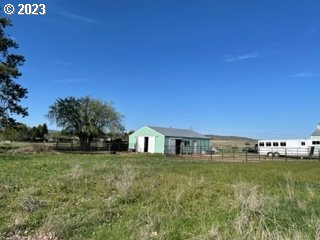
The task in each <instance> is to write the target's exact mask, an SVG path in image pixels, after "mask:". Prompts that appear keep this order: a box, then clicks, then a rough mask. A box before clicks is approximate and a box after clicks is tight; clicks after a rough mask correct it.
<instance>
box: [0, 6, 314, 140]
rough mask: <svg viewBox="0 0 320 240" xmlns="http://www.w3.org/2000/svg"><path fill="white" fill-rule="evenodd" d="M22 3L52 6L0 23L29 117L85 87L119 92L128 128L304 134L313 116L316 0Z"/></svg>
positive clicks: (117, 102)
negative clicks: (12, 42) (15, 59)
mask: <svg viewBox="0 0 320 240" xmlns="http://www.w3.org/2000/svg"><path fill="white" fill-rule="evenodd" d="M20 2H22V3H44V4H46V7H47V14H46V15H45V16H18V15H16V14H14V15H13V16H12V17H10V18H11V19H12V23H13V25H14V26H13V27H12V28H10V30H9V31H7V33H9V34H10V35H11V36H12V37H14V38H15V39H16V41H17V42H18V44H19V46H20V48H19V53H21V54H23V55H24V56H25V57H26V63H25V65H24V66H23V67H22V68H21V70H22V72H23V76H22V77H21V78H20V79H19V81H18V82H19V83H21V84H22V85H23V86H24V87H26V88H28V90H29V94H28V99H27V100H25V101H23V104H24V105H25V106H27V107H28V108H29V115H30V116H29V117H27V118H24V119H19V120H21V121H23V122H25V123H26V124H28V125H29V126H34V125H38V124H42V123H44V122H47V123H48V121H47V120H46V118H45V117H44V115H45V114H46V113H47V111H48V107H49V105H51V104H53V103H54V101H55V100H56V99H57V98H58V97H62V98H63V97H67V96H77V97H80V96H86V95H90V96H92V97H94V98H100V99H101V100H104V101H112V102H114V106H115V107H116V108H117V110H118V111H119V112H121V113H122V114H124V115H125V126H126V129H127V130H131V129H133V130H135V129H137V128H139V127H142V126H144V125H154V126H163V127H176V128H186V129H190V128H192V129H193V130H195V131H198V132H200V133H203V134H218V135H238V136H247V137H254V138H259V139H261V138H304V137H309V136H310V134H311V133H312V132H313V130H314V129H315V125H316V124H317V123H318V122H320V109H319V92H320V91H319V90H320V68H319V66H320V14H319V13H320V1H318V0H310V1H309V0H306V1H301V0H282V1H279V0H266V1H264V0H261V1H256V0H241V1H239V0H223V1H214V0H113V1H109V0H91V1H81V0H67V1H66V0H54V1H53V0H42V1H39V0H35V1H33V2H30V1H29V0H23V1H20ZM5 3H12V4H14V5H15V6H17V4H18V2H17V1H16V0H11V1H9V0H5V1H3V2H2V5H4V4H5ZM1 15H4V14H3V12H2V13H1ZM49 128H51V129H55V128H56V127H55V126H54V125H49Z"/></svg>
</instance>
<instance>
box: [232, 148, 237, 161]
mask: <svg viewBox="0 0 320 240" xmlns="http://www.w3.org/2000/svg"><path fill="white" fill-rule="evenodd" d="M232 157H233V161H234V160H236V148H235V147H232Z"/></svg>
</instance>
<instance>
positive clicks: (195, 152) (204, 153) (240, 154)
mask: <svg viewBox="0 0 320 240" xmlns="http://www.w3.org/2000/svg"><path fill="white" fill-rule="evenodd" d="M275 152H276V153H279V154H269V155H268V153H269V152H267V151H266V152H264V151H260V152H259V151H258V150H256V151H255V150H254V149H251V150H250V151H248V150H245V151H243V150H242V149H239V148H236V147H234V148H226V149H223V148H220V149H217V148H214V147H197V148H194V147H193V148H189V147H185V146H181V147H180V149H178V148H177V147H176V146H165V155H167V156H176V157H181V158H185V159H205V160H213V161H215V160H216V161H242V162H250V161H275V160H284V161H289V160H297V159H310V160H312V159H313V160H319V161H320V151H315V152H313V154H312V155H311V154H310V151H301V149H297V148H290V149H286V150H285V149H283V151H279V149H278V151H275Z"/></svg>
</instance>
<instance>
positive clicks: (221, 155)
mask: <svg viewBox="0 0 320 240" xmlns="http://www.w3.org/2000/svg"><path fill="white" fill-rule="evenodd" d="M221 157H222V160H223V148H221Z"/></svg>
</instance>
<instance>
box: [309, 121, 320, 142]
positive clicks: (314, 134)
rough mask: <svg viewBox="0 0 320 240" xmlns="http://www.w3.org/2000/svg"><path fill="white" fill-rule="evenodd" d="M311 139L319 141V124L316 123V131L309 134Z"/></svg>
mask: <svg viewBox="0 0 320 240" xmlns="http://www.w3.org/2000/svg"><path fill="white" fill-rule="evenodd" d="M311 139H320V123H318V125H317V127H316V130H314V132H313V133H312V134H311Z"/></svg>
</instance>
